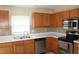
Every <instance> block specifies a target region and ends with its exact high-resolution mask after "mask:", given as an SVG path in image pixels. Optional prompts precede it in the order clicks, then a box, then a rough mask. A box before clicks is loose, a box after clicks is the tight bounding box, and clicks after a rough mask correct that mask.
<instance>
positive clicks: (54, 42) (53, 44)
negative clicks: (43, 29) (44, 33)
mask: <svg viewBox="0 0 79 59" xmlns="http://www.w3.org/2000/svg"><path fill="white" fill-rule="evenodd" d="M51 39H52V40H51V51H52V52H54V53H58V50H59V49H58V39H57V38H53V37H52V38H51Z"/></svg>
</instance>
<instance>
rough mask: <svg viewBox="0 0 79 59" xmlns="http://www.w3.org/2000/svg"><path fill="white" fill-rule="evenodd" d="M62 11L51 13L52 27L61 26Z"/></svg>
mask: <svg viewBox="0 0 79 59" xmlns="http://www.w3.org/2000/svg"><path fill="white" fill-rule="evenodd" d="M62 19H63V18H62V12H60V13H55V14H52V19H51V25H52V26H53V27H61V26H62Z"/></svg>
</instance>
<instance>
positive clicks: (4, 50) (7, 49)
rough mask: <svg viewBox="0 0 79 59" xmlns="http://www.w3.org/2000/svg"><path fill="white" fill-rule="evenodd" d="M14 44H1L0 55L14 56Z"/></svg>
mask: <svg viewBox="0 0 79 59" xmlns="http://www.w3.org/2000/svg"><path fill="white" fill-rule="evenodd" d="M12 53H13V47H12V43H0V54H12Z"/></svg>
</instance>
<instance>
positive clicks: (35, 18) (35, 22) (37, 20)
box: [32, 13, 43, 28]
mask: <svg viewBox="0 0 79 59" xmlns="http://www.w3.org/2000/svg"><path fill="white" fill-rule="evenodd" d="M42 25H43V16H42V14H41V13H33V14H32V27H33V28H37V27H42Z"/></svg>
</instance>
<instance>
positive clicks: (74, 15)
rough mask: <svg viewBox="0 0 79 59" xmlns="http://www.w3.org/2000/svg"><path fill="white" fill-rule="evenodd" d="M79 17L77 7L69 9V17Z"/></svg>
mask: <svg viewBox="0 0 79 59" xmlns="http://www.w3.org/2000/svg"><path fill="white" fill-rule="evenodd" d="M75 17H79V9H72V10H70V18H75Z"/></svg>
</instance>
